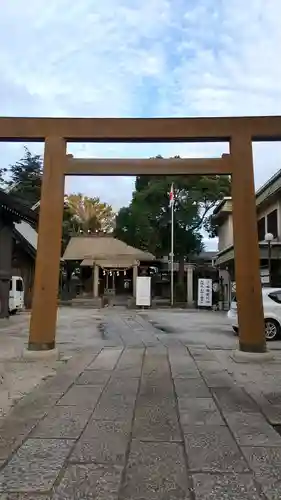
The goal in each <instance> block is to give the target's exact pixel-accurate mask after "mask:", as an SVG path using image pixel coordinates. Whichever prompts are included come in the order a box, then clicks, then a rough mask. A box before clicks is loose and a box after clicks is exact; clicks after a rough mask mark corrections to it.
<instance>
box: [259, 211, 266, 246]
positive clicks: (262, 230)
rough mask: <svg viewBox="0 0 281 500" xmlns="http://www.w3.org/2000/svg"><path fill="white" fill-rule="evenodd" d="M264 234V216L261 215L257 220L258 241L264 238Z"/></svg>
mask: <svg viewBox="0 0 281 500" xmlns="http://www.w3.org/2000/svg"><path fill="white" fill-rule="evenodd" d="M264 235H265V217H262V218H261V219H259V220H258V238H259V241H263V240H264Z"/></svg>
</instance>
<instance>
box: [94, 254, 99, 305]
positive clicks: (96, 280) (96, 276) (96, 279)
mask: <svg viewBox="0 0 281 500" xmlns="http://www.w3.org/2000/svg"><path fill="white" fill-rule="evenodd" d="M99 271H100V266H98V265H97V264H95V263H94V264H93V297H94V298H97V297H98V296H99Z"/></svg>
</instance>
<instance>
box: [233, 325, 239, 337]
mask: <svg viewBox="0 0 281 500" xmlns="http://www.w3.org/2000/svg"><path fill="white" fill-rule="evenodd" d="M232 330H233V331H234V333H235V335H238V333H239V330H238V326H233V327H232Z"/></svg>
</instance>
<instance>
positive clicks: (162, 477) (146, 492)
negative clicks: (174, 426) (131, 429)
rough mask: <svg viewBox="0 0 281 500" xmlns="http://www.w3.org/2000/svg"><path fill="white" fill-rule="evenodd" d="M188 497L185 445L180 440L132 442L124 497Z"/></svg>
mask: <svg viewBox="0 0 281 500" xmlns="http://www.w3.org/2000/svg"><path fill="white" fill-rule="evenodd" d="M166 498H167V499H169V500H188V499H190V498H191V497H190V494H189V483H188V476H187V471H186V466H185V460H184V455H183V448H182V446H181V445H180V444H177V443H143V442H140V441H137V440H134V441H133V443H132V447H131V451H130V456H129V462H128V465H127V469H126V477H125V482H124V484H123V487H122V489H121V494H120V500H129V499H134V500H143V499H149V500H162V499H166Z"/></svg>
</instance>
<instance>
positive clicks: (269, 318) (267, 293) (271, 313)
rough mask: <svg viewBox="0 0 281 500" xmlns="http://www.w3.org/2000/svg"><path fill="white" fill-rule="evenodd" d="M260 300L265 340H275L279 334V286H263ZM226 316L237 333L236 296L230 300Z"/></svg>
mask: <svg viewBox="0 0 281 500" xmlns="http://www.w3.org/2000/svg"><path fill="white" fill-rule="evenodd" d="M262 300H263V310H264V321H265V338H266V340H276V339H277V338H278V337H280V336H281V288H263V289H262ZM227 317H228V319H229V321H230V324H231V326H232V328H233V330H234V332H235V333H238V330H239V327H238V316H237V302H236V297H234V298H233V301H232V302H231V306H230V310H229V311H228V313H227Z"/></svg>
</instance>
